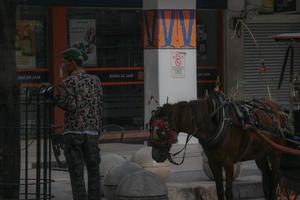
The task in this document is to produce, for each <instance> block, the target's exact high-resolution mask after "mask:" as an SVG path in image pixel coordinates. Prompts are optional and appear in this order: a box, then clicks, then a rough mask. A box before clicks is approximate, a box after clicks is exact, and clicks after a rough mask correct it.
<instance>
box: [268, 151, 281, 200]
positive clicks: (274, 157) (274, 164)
mask: <svg viewBox="0 0 300 200" xmlns="http://www.w3.org/2000/svg"><path fill="white" fill-rule="evenodd" d="M268 158H269V160H270V164H271V172H272V178H273V183H274V184H273V188H272V193H271V195H272V196H271V199H276V198H277V188H278V184H279V180H280V176H279V174H280V172H279V167H280V159H281V153H274V154H270V156H269V157H268Z"/></svg>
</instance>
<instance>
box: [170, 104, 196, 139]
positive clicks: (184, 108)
mask: <svg viewBox="0 0 300 200" xmlns="http://www.w3.org/2000/svg"><path fill="white" fill-rule="evenodd" d="M170 119H171V120H170V125H171V127H170V128H171V129H173V130H175V131H176V132H177V133H179V132H185V133H188V134H193V132H194V131H195V124H194V123H195V122H194V121H195V120H194V117H193V113H192V107H191V104H190V102H179V103H176V104H173V105H172V107H171V113H170Z"/></svg>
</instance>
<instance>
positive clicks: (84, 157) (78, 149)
mask: <svg viewBox="0 0 300 200" xmlns="http://www.w3.org/2000/svg"><path fill="white" fill-rule="evenodd" d="M98 144H99V136H96V135H86V134H76V133H74V134H73V133H69V134H66V135H64V153H65V157H66V161H67V164H68V168H69V173H70V179H71V185H72V193H73V200H101V194H100V169H99V164H100V152H99V147H98ZM84 164H85V165H86V168H87V173H88V192H87V191H86V188H85V184H84Z"/></svg>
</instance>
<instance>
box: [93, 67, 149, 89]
mask: <svg viewBox="0 0 300 200" xmlns="http://www.w3.org/2000/svg"><path fill="white" fill-rule="evenodd" d="M87 72H88V73H90V74H95V75H97V76H98V77H99V78H100V80H101V82H102V85H103V86H108V85H131V84H144V71H143V68H142V67H137V68H133V69H130V68H126V69H120V70H117V69H109V68H107V69H101V68H97V69H87Z"/></svg>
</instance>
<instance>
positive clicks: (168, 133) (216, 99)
mask: <svg viewBox="0 0 300 200" xmlns="http://www.w3.org/2000/svg"><path fill="white" fill-rule="evenodd" d="M286 127H287V117H286V115H285V114H284V112H283V111H282V110H281V109H280V106H279V105H278V104H276V103H275V102H273V101H269V100H260V101H256V100H253V101H251V102H237V101H229V100H227V99H225V97H224V95H223V94H222V93H220V92H214V93H213V94H212V95H210V96H208V97H206V98H204V99H199V100H194V101H190V102H179V103H175V104H165V105H164V106H162V107H160V108H158V109H157V110H156V111H153V113H152V117H151V119H150V133H151V134H150V144H151V146H152V147H153V148H152V157H153V159H154V160H156V161H157V162H163V161H165V160H166V159H169V160H170V161H172V162H174V161H173V160H172V157H171V154H170V153H169V151H170V148H171V146H172V144H173V143H174V142H176V139H177V135H178V133H179V132H185V133H188V134H189V135H193V136H194V137H196V138H198V139H199V142H200V144H201V145H202V147H203V150H204V152H205V154H206V155H207V158H208V162H209V166H210V168H211V171H212V173H213V175H214V180H215V183H216V188H217V195H218V199H219V200H221V199H224V188H223V179H222V168H224V169H225V174H226V190H225V197H226V199H227V200H229V199H233V193H232V185H233V173H234V172H233V171H234V168H233V166H234V164H235V163H236V162H239V161H246V160H255V161H256V164H257V166H258V168H259V169H260V171H261V173H262V182H263V191H264V196H265V199H270V200H272V199H275V198H276V188H277V181H278V178H279V177H278V166H279V158H280V152H278V151H276V150H275V149H274V148H272V147H271V146H270V145H269V143H267V142H266V141H265V140H264V139H263V138H262V137H261V136H260V134H262V133H264V135H265V136H266V137H268V138H272V140H273V141H274V140H275V141H276V142H277V143H279V144H280V143H281V144H282V143H283V141H284V140H282V135H283V132H284V131H283V130H284V128H286Z"/></svg>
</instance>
